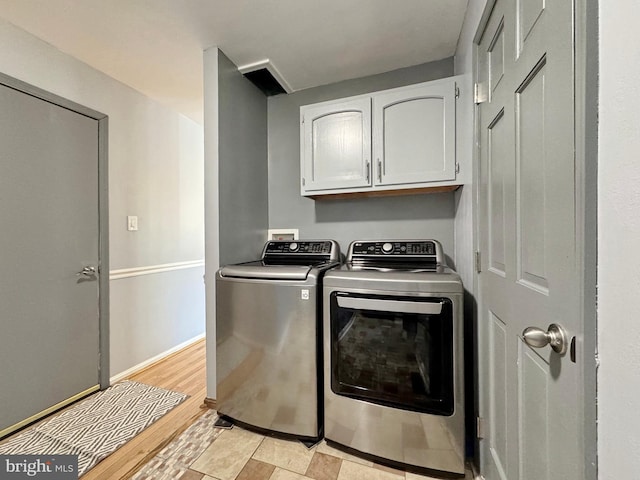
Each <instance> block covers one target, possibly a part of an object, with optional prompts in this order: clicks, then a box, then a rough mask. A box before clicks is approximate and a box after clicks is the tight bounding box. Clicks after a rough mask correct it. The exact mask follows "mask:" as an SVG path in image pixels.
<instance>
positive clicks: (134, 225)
mask: <svg viewBox="0 0 640 480" xmlns="http://www.w3.org/2000/svg"><path fill="white" fill-rule="evenodd" d="M127 230H129V231H130V232H136V231H137V230H138V216H137V215H129V216H128V217H127Z"/></svg>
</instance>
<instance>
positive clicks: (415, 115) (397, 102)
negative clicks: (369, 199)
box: [373, 79, 456, 185]
mask: <svg viewBox="0 0 640 480" xmlns="http://www.w3.org/2000/svg"><path fill="white" fill-rule="evenodd" d="M455 91H456V85H455V82H453V81H452V80H451V79H445V80H442V81H436V82H429V84H427V85H421V86H419V87H413V88H405V89H400V91H397V90H392V91H389V92H385V93H378V94H375V95H374V96H373V138H374V147H373V148H374V155H373V157H374V159H375V165H374V167H375V175H374V176H373V177H374V185H397V184H410V183H425V182H436V181H444V180H454V179H455V178H456V153H455V126H456V118H455V115H456V97H455Z"/></svg>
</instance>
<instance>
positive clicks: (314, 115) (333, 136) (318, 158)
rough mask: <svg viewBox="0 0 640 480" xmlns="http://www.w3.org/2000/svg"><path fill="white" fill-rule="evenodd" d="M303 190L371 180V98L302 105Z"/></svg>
mask: <svg viewBox="0 0 640 480" xmlns="http://www.w3.org/2000/svg"><path fill="white" fill-rule="evenodd" d="M302 121H303V128H302V138H301V142H302V145H303V149H302V150H303V159H304V161H303V166H304V167H303V168H304V172H303V178H304V185H303V189H304V190H305V191H316V190H329V189H332V188H353V187H366V186H368V185H370V184H371V177H370V159H371V100H370V99H369V98H361V99H356V100H349V101H346V102H342V103H338V104H329V105H321V106H316V107H310V108H305V109H304V110H303V112H302Z"/></svg>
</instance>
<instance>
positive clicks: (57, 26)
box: [0, 0, 467, 123]
mask: <svg viewBox="0 0 640 480" xmlns="http://www.w3.org/2000/svg"><path fill="white" fill-rule="evenodd" d="M466 7H467V0H0V17H2V18H4V19H6V20H7V21H9V22H11V23H13V24H14V25H17V26H19V27H21V28H23V29H24V30H26V31H28V32H30V33H32V34H33V35H35V36H37V37H39V38H41V39H43V40H45V41H46V42H48V43H50V44H51V45H53V46H55V47H57V48H58V49H59V50H61V51H63V52H65V53H68V54H69V55H72V56H73V57H75V58H78V59H79V60H82V61H83V62H85V63H87V64H89V65H91V66H92V67H94V68H96V69H97V70H100V71H102V72H104V73H106V74H107V75H109V76H111V77H113V78H115V79H117V80H119V81H121V82H122V83H124V84H126V85H129V86H130V87H132V88H134V89H136V90H138V91H140V92H142V93H143V94H145V95H147V96H149V97H151V98H153V99H155V100H157V101H159V102H161V103H164V104H166V105H168V106H169V107H171V108H173V109H175V110H177V111H178V112H181V113H183V114H184V115H186V116H188V117H190V118H192V119H193V120H195V121H196V122H199V123H202V108H203V106H202V103H203V102H202V91H203V88H202V51H203V50H204V49H206V48H208V47H211V46H218V47H219V48H220V49H221V50H222V51H223V52H224V53H225V54H226V55H227V56H228V57H229V58H230V59H231V60H232V61H233V62H234V63H235V64H236V65H238V66H243V65H247V64H250V63H254V62H258V61H260V60H263V59H267V58H268V59H269V60H270V61H271V62H272V63H273V64H274V65H275V66H276V68H277V69H278V70H279V71H280V73H281V74H282V76H283V77H284V79H285V81H286V82H288V83H289V85H290V86H291V87H292V89H293V90H302V89H305V88H310V87H314V86H318V85H325V84H329V83H334V82H338V81H341V80H346V79H350V78H357V77H362V76H366V75H372V74H375V73H381V72H386V71H389V70H394V69H397V68H402V67H407V66H410V65H417V64H420V63H424V62H428V61H432V60H439V59H442V58H446V57H450V56H452V55H453V54H454V52H455V48H456V43H457V41H458V36H459V34H460V29H461V27H462V21H463V18H464V13H465V10H466Z"/></svg>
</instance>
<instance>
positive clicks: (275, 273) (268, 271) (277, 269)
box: [220, 261, 312, 280]
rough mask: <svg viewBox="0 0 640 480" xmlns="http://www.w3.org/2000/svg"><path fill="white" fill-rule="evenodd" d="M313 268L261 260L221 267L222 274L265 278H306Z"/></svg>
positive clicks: (232, 276) (235, 276) (236, 276)
mask: <svg viewBox="0 0 640 480" xmlns="http://www.w3.org/2000/svg"><path fill="white" fill-rule="evenodd" d="M311 268H312V267H311V266H309V265H265V264H264V263H263V262H260V261H259V262H250V263H244V264H240V265H227V266H225V267H222V268H221V269H220V276H221V277H231V278H258V279H265V280H306V279H307V276H308V275H309V272H310V271H311Z"/></svg>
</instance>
